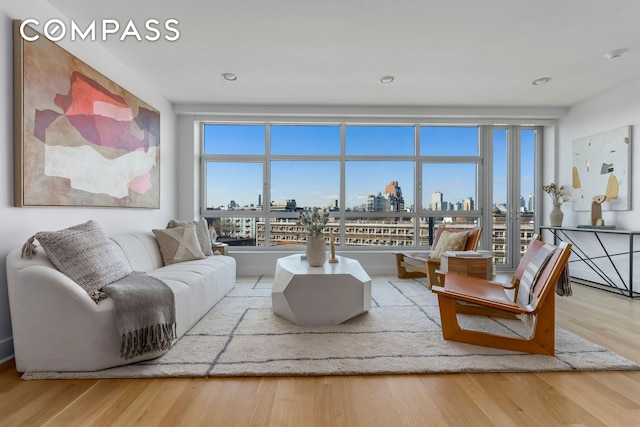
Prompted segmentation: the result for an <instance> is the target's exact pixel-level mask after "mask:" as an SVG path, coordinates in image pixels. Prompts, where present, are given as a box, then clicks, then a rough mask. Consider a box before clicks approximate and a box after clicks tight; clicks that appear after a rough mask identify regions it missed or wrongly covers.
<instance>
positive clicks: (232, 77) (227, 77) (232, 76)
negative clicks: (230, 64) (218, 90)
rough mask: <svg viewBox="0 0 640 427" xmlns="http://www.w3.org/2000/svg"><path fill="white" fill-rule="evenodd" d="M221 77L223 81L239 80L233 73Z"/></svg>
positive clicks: (223, 74)
mask: <svg viewBox="0 0 640 427" xmlns="http://www.w3.org/2000/svg"><path fill="white" fill-rule="evenodd" d="M221 76H222V78H223V79H225V80H228V81H230V82H235V81H236V80H238V76H236V75H235V74H233V73H222V74H221Z"/></svg>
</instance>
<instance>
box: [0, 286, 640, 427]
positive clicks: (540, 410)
mask: <svg viewBox="0 0 640 427" xmlns="http://www.w3.org/2000/svg"><path fill="white" fill-rule="evenodd" d="M573 288H574V296H573V297H570V298H558V299H557V308H556V310H557V324H558V325H559V326H561V327H563V328H565V329H567V330H569V331H572V332H574V333H576V334H577V335H580V336H582V337H584V338H586V339H589V340H591V341H593V342H596V343H598V344H601V345H603V346H605V347H607V348H609V349H611V350H613V351H615V352H617V353H619V354H621V355H623V356H625V357H627V358H629V359H631V360H633V361H635V362H637V363H640V301H637V300H631V299H629V298H625V297H622V296H619V295H613V294H610V293H607V292H604V291H600V290H596V289H591V288H588V287H584V286H580V285H574V287H573ZM21 425H24V426H205V425H206V426H305V427H306V426H350V427H351V426H568V425H571V426H640V371H638V372H635V371H634V372H564V373H557V372H555V373H500V374H439V375H388V376H387V375H381V376H345V377H308V378H305V377H278V378H224V379H191V378H185V379H148V380H146V379H140V380H55V381H54V380H47V381H22V380H21V379H20V375H19V374H18V372H17V371H16V370H15V365H14V363H13V362H12V361H11V362H7V363H5V364H3V365H0V426H21Z"/></svg>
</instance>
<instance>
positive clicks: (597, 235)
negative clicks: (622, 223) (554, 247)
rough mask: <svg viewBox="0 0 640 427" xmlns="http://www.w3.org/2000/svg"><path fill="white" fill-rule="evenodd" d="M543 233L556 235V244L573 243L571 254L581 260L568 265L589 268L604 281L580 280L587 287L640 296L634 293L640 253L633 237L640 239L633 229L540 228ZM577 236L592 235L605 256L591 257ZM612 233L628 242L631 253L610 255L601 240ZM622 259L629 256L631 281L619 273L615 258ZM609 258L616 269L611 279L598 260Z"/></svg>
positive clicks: (554, 239) (612, 253)
mask: <svg viewBox="0 0 640 427" xmlns="http://www.w3.org/2000/svg"><path fill="white" fill-rule="evenodd" d="M543 230H547V231H549V232H551V234H553V242H554V244H557V242H558V240H561V241H566V242H569V243H571V245H572V246H571V251H572V252H573V253H574V254H575V255H576V257H577V258H578V259H574V260H569V263H572V262H583V263H584V264H585V265H586V266H587V267H589V268H590V269H591V270H592V271H593V272H594V273H596V274H597V275H598V277H600V278H601V279H602V283H601V282H595V281H591V280H587V279H580V278H579V279H577V280H579V281H580V282H582V283H583V284H585V285H587V286H592V287H597V288H599V289H604V290H607V291H610V292H614V293H619V294H621V295H624V296H627V297H629V298H634V297H637V296H640V293H638V292H636V291H634V290H633V255H634V254H635V253H637V252H640V251H639V250H636V249H634V248H633V247H634V246H633V243H634V237H635V236H640V231H630V230H611V229H605V228H572V227H540V233H541V234H542V231H543ZM574 233H590V234H591V235H593V237H594V239H595V241H596V242H597V244H599V246H600V248H602V251H603V255H597V256H591V255H589V254H588V253H586V252H585V250H583V249H582V248H581V247H580V245H579V244H578V242H577V240H576V236H575V235H574ZM606 234H612V235H618V236H621V237H625V238H627V239H628V243H629V250H628V251H616V252H610V251H609V250H608V249H607V247H606V245H605V244H604V242H603V241H602V235H606ZM620 257H628V260H629V276H628V278H625V277H623V274H622V273H621V272H620V270H619V268H618V266H617V265H616V262H615V261H616V259H617V258H620ZM605 258H606V259H607V260H608V263H609V264H610V265H611V266H612V267H613V271H614V272H615V273H614V274H613V276H614V277H613V278H612V277H610V275H608V274H607V273H606V272H605V271H603V269H602V268H601V267H600V265H598V263H596V261H597V260H600V259H605ZM616 278H617V279H618V281H619V283H618V284H616V280H615V279H616Z"/></svg>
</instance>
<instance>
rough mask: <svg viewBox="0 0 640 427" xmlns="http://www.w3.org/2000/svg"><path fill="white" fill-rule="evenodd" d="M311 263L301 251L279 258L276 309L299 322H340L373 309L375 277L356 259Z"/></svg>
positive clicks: (312, 323)
mask: <svg viewBox="0 0 640 427" xmlns="http://www.w3.org/2000/svg"><path fill="white" fill-rule="evenodd" d="M336 258H337V259H338V263H337V264H330V263H329V262H328V261H327V262H325V264H324V266H322V267H310V266H309V263H307V261H306V260H302V259H301V256H300V255H291V256H288V257H284V258H280V259H278V263H277V265H276V273H275V275H274V279H273V291H272V294H271V300H272V304H273V312H274V313H276V314H278V315H280V316H282V317H284V318H285V319H287V320H289V321H291V322H293V323H295V324H297V325H337V324H339V323H342V322H344V321H346V320H349V319H351V318H353V317H355V316H358V315H360V314H362V313H366V312H368V311H369V310H370V309H371V278H370V277H369V276H368V275H367V273H366V272H365V271H364V269H363V268H362V266H361V265H360V263H359V262H358V261H356V260H353V259H349V258H345V257H340V256H338V257H336Z"/></svg>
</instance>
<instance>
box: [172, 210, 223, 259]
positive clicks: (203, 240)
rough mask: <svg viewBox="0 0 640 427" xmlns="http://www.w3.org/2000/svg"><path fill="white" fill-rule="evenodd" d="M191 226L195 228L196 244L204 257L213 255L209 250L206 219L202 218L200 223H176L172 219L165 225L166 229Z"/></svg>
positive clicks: (209, 243)
mask: <svg viewBox="0 0 640 427" xmlns="http://www.w3.org/2000/svg"><path fill="white" fill-rule="evenodd" d="M191 224H193V225H195V227H196V235H197V236H198V244H199V245H200V250H202V253H203V254H204V255H205V256H209V255H213V250H211V235H210V234H209V225H208V224H207V220H206V219H204V218H203V219H201V220H200V221H176V220H174V219H172V220H171V221H169V224H167V228H176V227H184V226H185V225H191Z"/></svg>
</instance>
